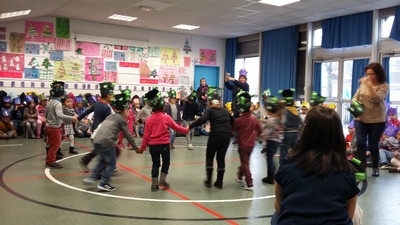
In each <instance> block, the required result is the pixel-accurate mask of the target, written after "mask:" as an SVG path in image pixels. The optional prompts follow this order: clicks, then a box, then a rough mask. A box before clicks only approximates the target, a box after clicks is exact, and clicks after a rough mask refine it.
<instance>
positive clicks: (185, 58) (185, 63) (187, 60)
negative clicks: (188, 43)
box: [183, 57, 190, 67]
mask: <svg viewBox="0 0 400 225" xmlns="http://www.w3.org/2000/svg"><path fill="white" fill-rule="evenodd" d="M183 66H185V67H189V66H190V57H183Z"/></svg>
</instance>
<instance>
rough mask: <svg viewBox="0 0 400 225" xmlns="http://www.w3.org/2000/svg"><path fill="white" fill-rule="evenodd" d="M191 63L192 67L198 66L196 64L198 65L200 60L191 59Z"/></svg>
mask: <svg viewBox="0 0 400 225" xmlns="http://www.w3.org/2000/svg"><path fill="white" fill-rule="evenodd" d="M192 63H193V65H198V64H200V60H199V59H198V58H193V59H192Z"/></svg>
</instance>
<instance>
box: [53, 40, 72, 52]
mask: <svg viewBox="0 0 400 225" xmlns="http://www.w3.org/2000/svg"><path fill="white" fill-rule="evenodd" d="M54 45H55V49H56V50H61V51H70V50H71V40H70V39H64V38H56V40H55V42H54Z"/></svg>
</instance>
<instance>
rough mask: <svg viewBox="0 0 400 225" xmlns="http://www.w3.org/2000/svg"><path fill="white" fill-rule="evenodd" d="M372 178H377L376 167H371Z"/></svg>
mask: <svg viewBox="0 0 400 225" xmlns="http://www.w3.org/2000/svg"><path fill="white" fill-rule="evenodd" d="M372 176H374V177H379V169H378V167H373V168H372Z"/></svg>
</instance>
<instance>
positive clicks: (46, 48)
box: [40, 43, 54, 55]
mask: <svg viewBox="0 0 400 225" xmlns="http://www.w3.org/2000/svg"><path fill="white" fill-rule="evenodd" d="M40 50H41V51H42V54H43V55H47V54H50V52H51V51H52V50H54V44H53V43H42V44H41V46H40Z"/></svg>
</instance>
